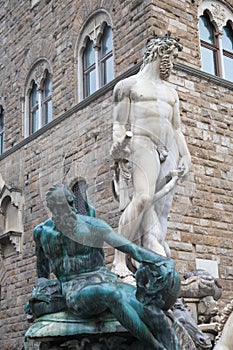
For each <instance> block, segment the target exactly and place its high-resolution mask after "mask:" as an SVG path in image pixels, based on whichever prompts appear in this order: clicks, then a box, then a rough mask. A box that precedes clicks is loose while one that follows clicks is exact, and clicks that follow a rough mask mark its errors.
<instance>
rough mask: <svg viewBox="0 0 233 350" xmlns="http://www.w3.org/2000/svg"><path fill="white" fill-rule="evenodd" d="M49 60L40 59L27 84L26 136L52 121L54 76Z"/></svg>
mask: <svg viewBox="0 0 233 350" xmlns="http://www.w3.org/2000/svg"><path fill="white" fill-rule="evenodd" d="M50 71H51V70H50V67H49V64H48V62H47V61H45V60H40V61H39V62H38V63H36V64H35V65H34V67H33V69H32V70H31V72H30V74H29V76H28V79H27V85H26V97H25V122H24V123H25V136H26V137H27V136H28V135H30V134H33V133H34V132H36V131H37V130H39V129H40V128H41V127H42V126H44V125H45V124H47V123H49V122H50V121H52V76H51V73H50Z"/></svg>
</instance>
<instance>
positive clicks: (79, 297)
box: [29, 184, 180, 350]
mask: <svg viewBox="0 0 233 350" xmlns="http://www.w3.org/2000/svg"><path fill="white" fill-rule="evenodd" d="M74 198H75V197H74V195H73V193H72V192H71V191H70V190H69V189H67V188H66V187H65V186H64V185H62V184H56V185H54V186H52V187H51V188H50V190H49V191H48V192H47V194H46V202H47V207H48V208H49V209H50V211H51V213H52V218H50V219H48V220H46V221H45V222H43V223H41V224H39V225H38V226H37V227H36V228H35V229H34V240H35V244H36V255H37V275H38V283H37V288H36V289H35V290H34V292H33V295H32V297H31V299H30V301H29V304H30V309H31V312H32V313H33V314H36V317H38V316H40V315H41V314H51V313H54V312H58V311H61V310H68V311H69V312H72V313H73V314H74V315H76V316H77V317H79V318H81V319H82V318H84V319H88V318H91V317H92V318H93V317H96V318H98V315H100V314H101V313H103V312H105V311H110V312H111V313H112V314H113V315H114V316H115V317H116V319H117V320H118V321H119V322H120V323H121V324H122V325H123V326H124V327H125V328H126V329H128V330H129V332H130V333H132V334H133V335H134V336H135V337H136V338H138V339H139V340H141V341H142V342H143V343H144V344H148V348H150V349H157V350H166V349H169V350H180V345H179V342H178V340H177V337H176V335H175V332H174V330H173V329H172V327H171V326H170V324H169V322H168V320H167V318H166V316H165V314H164V312H163V310H165V311H166V310H168V309H169V308H170V307H171V306H172V305H173V304H174V302H175V300H176V298H177V296H178V294H179V289H180V277H179V274H178V273H177V272H176V271H175V269H174V262H173V260H172V259H171V258H167V257H163V256H160V255H158V254H156V253H155V252H153V251H150V250H148V249H145V248H143V247H140V246H137V245H135V244H133V243H132V242H130V241H128V240H127V239H126V238H125V237H123V236H122V235H119V234H118V233H116V232H115V231H113V229H112V228H111V227H110V226H109V225H108V224H107V223H106V222H105V221H103V220H100V219H98V218H96V217H94V216H91V215H93V212H92V213H91V212H90V211H89V213H88V215H80V214H79V213H78V212H77V210H76V208H75V207H74ZM89 208H90V207H89ZM104 242H107V243H108V244H110V245H112V246H114V247H118V249H120V250H121V251H122V252H124V253H126V254H129V255H130V256H131V257H132V258H134V259H135V260H137V261H138V262H140V263H141V265H140V266H141V268H139V270H138V276H137V278H136V280H137V283H138V288H137V289H136V288H135V287H134V286H132V285H129V284H126V283H123V282H122V281H121V280H120V279H118V277H117V276H116V275H115V274H114V273H112V272H111V271H110V270H109V269H107V268H106V267H105V264H104V252H103V244H104ZM50 272H53V273H54V275H55V276H56V279H55V280H54V279H53V280H50ZM59 286H60V287H59ZM59 288H60V292H59ZM58 292H59V293H60V295H61V299H60V301H59V304H57V305H56V304H53V303H52V301H53V294H55V295H56V294H58ZM37 305H39V306H37ZM68 326H69V325H68V324H67V327H68Z"/></svg>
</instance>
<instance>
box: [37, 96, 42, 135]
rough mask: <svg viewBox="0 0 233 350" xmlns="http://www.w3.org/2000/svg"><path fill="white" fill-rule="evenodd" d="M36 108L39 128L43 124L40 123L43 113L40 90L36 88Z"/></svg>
mask: <svg viewBox="0 0 233 350" xmlns="http://www.w3.org/2000/svg"><path fill="white" fill-rule="evenodd" d="M38 109H39V112H38V113H39V121H38V128H39V129H40V128H41V127H42V125H43V123H42V118H43V113H42V90H41V89H39V90H38Z"/></svg>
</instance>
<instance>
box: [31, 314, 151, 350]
mask: <svg viewBox="0 0 233 350" xmlns="http://www.w3.org/2000/svg"><path fill="white" fill-rule="evenodd" d="M24 349H25V350H55V349H56V350H59V349H61V350H62V349H63V350H68V349H73V350H108V349H109V350H110V349H112V350H113V349H115V350H116V349H117V350H127V349H132V350H133V349H134V350H150V348H149V347H148V345H143V344H142V343H141V342H140V341H138V340H137V339H136V338H134V337H133V336H132V335H131V334H130V333H129V332H128V331H127V330H126V329H125V328H124V327H122V326H121V324H120V323H119V322H118V321H117V320H116V319H115V318H114V317H113V316H112V315H111V314H104V315H103V316H100V317H98V318H95V319H88V320H84V319H78V318H77V317H75V316H73V315H72V314H68V313H65V312H59V313H56V314H51V315H45V316H42V317H40V318H38V319H37V320H35V321H34V323H33V324H32V326H31V327H30V328H29V329H28V331H27V332H26V334H25V342H24Z"/></svg>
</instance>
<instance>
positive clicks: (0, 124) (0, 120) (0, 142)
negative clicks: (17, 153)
mask: <svg viewBox="0 0 233 350" xmlns="http://www.w3.org/2000/svg"><path fill="white" fill-rule="evenodd" d="M4 123H5V120H4V108H3V106H2V105H0V155H1V154H3V152H4V132H5V130H4Z"/></svg>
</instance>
